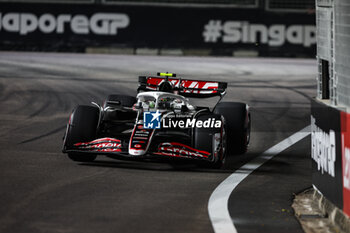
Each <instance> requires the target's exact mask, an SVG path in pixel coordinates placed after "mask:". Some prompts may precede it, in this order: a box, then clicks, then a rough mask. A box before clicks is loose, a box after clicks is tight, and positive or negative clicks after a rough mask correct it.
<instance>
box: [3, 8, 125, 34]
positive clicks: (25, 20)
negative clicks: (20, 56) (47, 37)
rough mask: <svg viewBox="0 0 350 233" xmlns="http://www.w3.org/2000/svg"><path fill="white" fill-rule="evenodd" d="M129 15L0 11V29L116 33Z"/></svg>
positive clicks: (27, 32) (122, 26) (20, 32)
mask: <svg viewBox="0 0 350 233" xmlns="http://www.w3.org/2000/svg"><path fill="white" fill-rule="evenodd" d="M129 23H130V19H129V16H128V15H126V14H119V13H96V14H93V15H92V16H91V17H88V16H86V15H83V14H77V15H71V14H60V15H57V16H54V15H52V14H43V15H40V16H36V15H34V14H31V13H6V14H3V13H1V12H0V31H7V32H13V33H19V34H20V35H27V34H29V33H31V32H34V31H40V32H42V33H45V34H48V33H57V34H63V33H65V31H67V30H71V31H72V32H73V33H75V34H83V35H87V34H90V33H94V34H97V35H117V33H118V29H120V28H126V27H128V25H129Z"/></svg>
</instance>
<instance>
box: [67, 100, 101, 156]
mask: <svg viewBox="0 0 350 233" xmlns="http://www.w3.org/2000/svg"><path fill="white" fill-rule="evenodd" d="M98 120H99V109H98V108H96V107H93V106H86V105H79V106H78V107H76V108H75V109H74V111H73V113H72V115H71V119H70V123H69V125H68V128H67V133H66V136H65V140H64V145H65V148H68V149H69V148H72V147H73V146H74V144H75V143H78V142H89V141H92V140H94V139H95V138H96V130H97V124H98ZM68 157H69V158H70V159H71V160H73V161H77V162H92V161H94V160H95V159H96V155H95V154H84V153H78V152H73V153H68Z"/></svg>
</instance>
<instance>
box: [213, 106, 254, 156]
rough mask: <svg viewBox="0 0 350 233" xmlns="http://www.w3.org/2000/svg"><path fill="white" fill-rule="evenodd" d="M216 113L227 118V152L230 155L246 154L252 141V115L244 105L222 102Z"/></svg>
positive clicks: (216, 108)
mask: <svg viewBox="0 0 350 233" xmlns="http://www.w3.org/2000/svg"><path fill="white" fill-rule="evenodd" d="M214 113H216V114H220V115H222V116H223V117H224V118H225V123H226V129H227V131H226V134H227V152H228V153H229V154H244V153H245V152H246V151H247V149H248V145H249V141H250V125H251V123H250V114H249V112H248V110H247V105H246V104H244V103H235V102H221V103H218V104H217V105H216V107H215V109H214Z"/></svg>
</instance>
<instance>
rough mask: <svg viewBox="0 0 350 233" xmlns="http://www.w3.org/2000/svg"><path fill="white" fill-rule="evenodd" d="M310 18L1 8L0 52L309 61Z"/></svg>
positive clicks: (251, 12)
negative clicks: (139, 51)
mask: <svg viewBox="0 0 350 233" xmlns="http://www.w3.org/2000/svg"><path fill="white" fill-rule="evenodd" d="M315 32H316V29H315V14H314V13H311V14H307V13H276V12H269V11H263V10H262V9H259V8H193V7H192V8H191V7H189V8H182V7H155V6H123V5H104V4H70V5H69V4H24V3H23V4H20V3H16V4H15V3H1V7H0V35H1V37H0V48H1V49H7V50H8V49H16V48H18V49H28V48H29V49H36V48H37V49H39V50H71V49H75V50H78V51H83V50H84V49H85V48H86V47H89V46H90V47H91V46H104V47H111V46H122V47H132V48H140V47H148V48H210V49H213V50H214V51H229V53H231V54H232V51H235V50H241V49H251V50H255V51H258V52H259V54H260V55H283V56H312V57H314V56H315V51H316V33H315Z"/></svg>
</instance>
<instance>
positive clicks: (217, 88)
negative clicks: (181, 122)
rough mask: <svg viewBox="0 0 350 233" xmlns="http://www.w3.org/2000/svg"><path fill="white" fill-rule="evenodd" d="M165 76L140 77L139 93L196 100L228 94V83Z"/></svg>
mask: <svg viewBox="0 0 350 233" xmlns="http://www.w3.org/2000/svg"><path fill="white" fill-rule="evenodd" d="M159 74H162V73H158V75H159ZM165 74H166V77H152V76H149V77H147V76H140V77H139V88H138V92H141V91H166V92H172V93H177V94H179V95H182V96H186V97H196V98H207V97H212V96H221V97H222V96H223V95H225V93H226V88H227V83H226V82H216V81H203V80H189V79H181V78H176V76H174V75H175V74H172V76H171V77H169V75H168V74H167V73H165ZM162 76H165V75H162Z"/></svg>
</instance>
